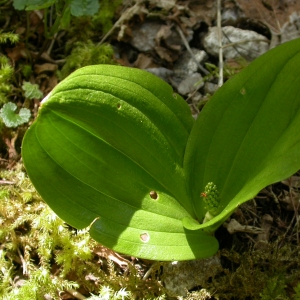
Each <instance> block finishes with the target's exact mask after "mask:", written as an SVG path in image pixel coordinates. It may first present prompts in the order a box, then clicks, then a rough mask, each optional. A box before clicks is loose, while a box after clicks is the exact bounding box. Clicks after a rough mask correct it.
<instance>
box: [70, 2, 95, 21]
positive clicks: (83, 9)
mask: <svg viewBox="0 0 300 300" xmlns="http://www.w3.org/2000/svg"><path fill="white" fill-rule="evenodd" d="M99 7H100V5H99V1H95V0H72V2H71V14H72V15H73V16H75V17H80V16H93V15H94V14H96V13H97V12H98V10H99Z"/></svg>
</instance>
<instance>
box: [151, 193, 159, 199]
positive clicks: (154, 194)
mask: <svg viewBox="0 0 300 300" xmlns="http://www.w3.org/2000/svg"><path fill="white" fill-rule="evenodd" d="M150 197H151V198H152V199H154V200H157V199H158V195H157V193H156V192H155V191H151V192H150Z"/></svg>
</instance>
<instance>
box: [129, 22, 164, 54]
mask: <svg viewBox="0 0 300 300" xmlns="http://www.w3.org/2000/svg"><path fill="white" fill-rule="evenodd" d="M160 28H161V24H160V23H159V22H151V21H146V22H144V23H143V24H142V25H141V26H138V27H135V28H134V29H133V30H132V39H131V44H132V46H134V47H135V48H136V49H138V50H139V51H142V52H147V51H151V50H153V48H154V47H155V45H156V42H155V37H156V34H157V32H158V31H159V30H160Z"/></svg>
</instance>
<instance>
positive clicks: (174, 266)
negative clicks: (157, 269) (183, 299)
mask: <svg viewBox="0 0 300 300" xmlns="http://www.w3.org/2000/svg"><path fill="white" fill-rule="evenodd" d="M221 269H222V267H221V262H220V259H219V258H218V257H217V256H213V257H210V258H208V259H201V260H191V261H180V262H178V261H177V262H170V263H168V264H166V265H165V266H164V268H163V277H162V281H163V283H164V285H165V287H166V289H167V290H168V291H169V292H171V293H173V294H174V295H177V296H178V295H181V296H186V294H187V291H188V290H191V289H192V288H194V287H197V286H201V285H202V286H203V285H204V284H205V283H206V281H207V280H208V278H210V277H214V276H215V275H216V274H217V273H218V272H219V271H221Z"/></svg>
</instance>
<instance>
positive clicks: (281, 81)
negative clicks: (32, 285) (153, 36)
mask: <svg viewBox="0 0 300 300" xmlns="http://www.w3.org/2000/svg"><path fill="white" fill-rule="evenodd" d="M299 49H300V40H295V41H292V42H289V43H286V44H283V45H281V46H278V47H277V48H275V49H273V50H271V51H269V52H268V53H266V54H265V55H263V56H261V57H260V58H258V59H257V60H256V61H254V62H253V63H252V64H250V65H249V66H248V67H247V68H245V69H244V70H243V71H242V72H240V73H239V74H237V75H236V76H234V77H233V78H232V79H231V80H229V81H227V82H226V83H225V84H224V85H223V86H222V88H220V89H219V90H218V91H217V93H216V94H215V95H214V96H213V97H212V98H211V100H210V101H209V103H208V104H207V105H206V106H205V108H204V109H203V111H202V112H201V114H200V115H199V117H198V119H197V121H196V122H194V120H193V118H192V116H191V114H190V110H189V107H188V105H187V104H186V103H185V102H184V100H183V99H182V98H181V97H180V96H179V95H175V94H174V93H173V90H172V88H171V87H170V86H169V85H168V84H167V83H165V82H164V81H162V80H160V79H159V78H157V77H155V76H154V75H152V74H150V73H147V72H144V71H141V70H137V69H131V68H125V67H120V66H108V65H96V66H88V67H85V68H82V69H79V70H77V71H75V72H74V73H72V74H71V75H70V76H69V77H67V78H66V79H65V80H64V81H62V82H61V83H60V84H59V85H57V86H56V87H55V89H54V90H53V91H52V92H51V94H50V95H49V97H48V98H47V100H46V101H44V102H43V104H42V107H41V109H40V111H39V115H38V117H37V119H36V121H35V122H34V124H33V125H32V126H31V128H30V130H28V131H27V133H26V135H25V137H24V140H23V146H22V157H23V160H24V164H25V167H26V170H27V172H28V174H29V176H30V178H31V180H32V182H33V184H34V185H35V187H36V188H37V190H38V191H39V193H40V194H41V195H42V197H43V199H44V200H45V201H46V202H47V203H48V204H49V205H50V206H51V208H52V209H53V210H54V211H55V212H56V213H57V214H58V215H59V216H60V217H61V218H63V219H64V220H65V221H66V222H67V223H69V224H71V225H72V226H74V227H75V228H78V229H81V228H84V227H87V226H89V225H90V224H92V226H91V230H90V233H91V236H92V237H93V238H94V239H95V240H97V241H98V242H100V243H101V244H104V245H105V246H107V247H109V248H112V249H114V250H115V251H119V252H122V253H125V254H128V255H132V256H136V257H141V258H146V259H152V260H189V259H195V258H206V257H209V256H211V255H213V254H214V253H216V252H217V250H218V241H217V239H215V238H214V237H213V235H212V234H213V233H214V232H215V230H216V229H217V228H218V227H219V226H220V225H221V224H222V223H223V222H225V221H226V219H227V218H228V217H229V216H230V215H231V214H232V213H233V212H234V211H235V210H236V208H237V207H238V206H239V205H241V204H242V203H244V202H246V201H248V200H250V199H252V198H253V197H255V195H256V194H257V193H258V192H259V191H261V190H262V189H263V188H264V187H266V186H267V185H269V184H272V183H275V182H277V181H280V180H282V179H285V178H287V177H289V176H291V175H292V174H293V173H295V172H296V171H298V169H299V168H300V160H299V153H300V136H299V131H298V128H299V126H300V113H299V109H298V108H299V107H300V103H299V101H298V98H297V95H298V94H299V86H298V85H295V84H294V78H295V77H297V74H298V73H297V72H298V71H297V69H295V68H294V66H295V65H298V64H300V54H299V53H300V52H299ZM270 61H271V62H273V64H272V68H270V66H269V62H270ZM279 120H280V121H279ZM270 124H272V129H271V130H270ZM50 136H51V138H49V137H50ZM66 137H67V138H66ZM45 157H47V159H46V160H45ZM55 170H60V171H59V172H56V171H55ZM45 174H46V175H45ZM49 176H51V178H52V179H51V181H50V182H49ZM212 182H213V183H212ZM208 183H209V184H208ZM216 187H218V191H216ZM203 191H204V193H203ZM204 194H205V195H206V196H209V197H208V198H207V197H203V195H204ZM210 194H212V196H213V197H210ZM203 198H204V199H203ZM215 198H218V199H217V202H218V203H217V204H216V199H215ZM70 199H71V200H70ZM207 200H211V201H214V203H213V204H211V203H208V202H207ZM207 211H209V212H210V214H209V217H208V218H206V219H205V220H204V218H205V216H206V214H207ZM203 220H204V222H203ZM158 224H159V226H158ZM270 284H271V283H270Z"/></svg>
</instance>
